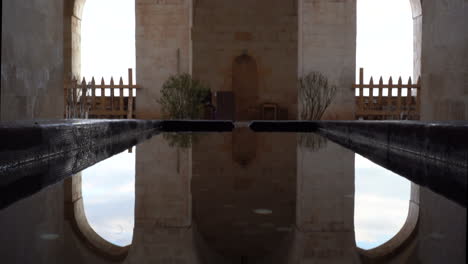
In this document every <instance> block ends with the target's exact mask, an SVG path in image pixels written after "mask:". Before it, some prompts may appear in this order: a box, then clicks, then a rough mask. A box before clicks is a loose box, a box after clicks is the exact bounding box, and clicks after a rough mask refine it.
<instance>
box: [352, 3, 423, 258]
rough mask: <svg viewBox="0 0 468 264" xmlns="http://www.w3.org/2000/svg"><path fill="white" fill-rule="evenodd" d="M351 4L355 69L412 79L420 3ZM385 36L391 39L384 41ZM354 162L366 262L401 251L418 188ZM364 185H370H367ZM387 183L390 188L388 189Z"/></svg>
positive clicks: (414, 215)
mask: <svg viewBox="0 0 468 264" xmlns="http://www.w3.org/2000/svg"><path fill="white" fill-rule="evenodd" d="M357 3H358V6H357V13H358V16H357V58H356V59H357V65H356V66H357V67H356V69H359V68H360V67H364V68H366V72H370V73H371V75H372V76H373V77H374V80H378V79H377V78H378V77H380V76H381V75H383V77H384V80H388V78H389V76H392V78H393V80H397V79H398V77H399V76H402V77H406V78H408V76H411V77H413V79H417V77H418V76H419V75H420V52H421V44H420V43H421V35H420V34H421V19H422V17H421V6H420V5H421V3H420V1H419V0H410V1H407V0H399V1H394V0H393V1H388V0H379V1H369V0H358V2H357ZM369 25H370V26H369ZM388 38H390V39H394V40H395V41H390V42H388V41H387V39H388ZM367 69H369V71H367ZM395 77H396V78H395ZM367 78H368V77H367ZM373 93H374V94H375V91H374V92H373ZM355 160H356V161H355V180H356V184H355V185H356V194H355V233H356V244H357V246H358V248H359V249H360V253H361V254H362V255H364V256H366V257H368V258H378V257H383V256H387V255H388V254H391V253H393V252H395V251H396V250H397V249H398V248H401V246H402V244H403V242H405V241H407V240H408V239H409V238H410V237H411V235H412V233H413V231H414V229H415V227H416V224H417V221H418V214H419V202H418V200H419V186H417V185H415V184H412V183H411V182H409V181H408V180H406V179H404V178H402V177H399V176H398V175H395V174H393V173H391V172H389V171H387V170H385V169H383V168H381V167H380V166H378V165H375V164H373V163H372V162H370V161H368V160H367V159H365V158H363V157H361V156H359V155H356V158H355ZM371 171H372V172H371ZM366 178H367V179H366ZM369 182H374V184H375V186H374V187H371V186H370V184H369ZM390 182H391V184H390ZM389 184H390V185H391V186H392V188H388V186H389ZM379 189H380V194H379V191H377V190H379ZM384 189H385V190H384ZM369 197H373V198H372V199H369ZM372 207H374V209H372ZM375 208H378V209H379V210H380V211H381V213H377V212H376V210H375ZM362 249H364V250H362Z"/></svg>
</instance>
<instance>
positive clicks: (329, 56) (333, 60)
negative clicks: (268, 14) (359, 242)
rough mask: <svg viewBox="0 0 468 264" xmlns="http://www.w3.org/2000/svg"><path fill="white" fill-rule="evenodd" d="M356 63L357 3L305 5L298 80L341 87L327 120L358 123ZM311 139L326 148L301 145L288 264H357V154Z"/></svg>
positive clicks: (303, 1) (307, 1) (311, 1)
mask: <svg viewBox="0 0 468 264" xmlns="http://www.w3.org/2000/svg"><path fill="white" fill-rule="evenodd" d="M355 59H356V1H354V0H353V1H331V0H327V1H317V0H300V1H299V66H298V69H299V71H298V76H299V77H301V76H304V75H306V74H308V73H309V72H311V71H319V72H321V73H323V74H325V75H326V76H327V77H328V78H329V80H330V81H331V82H332V83H334V84H336V85H337V95H336V97H335V99H334V100H333V101H332V104H331V106H330V108H329V109H328V110H327V112H326V113H325V116H324V118H323V119H325V120H326V119H335V120H336V119H341V120H343V119H345V120H352V119H354V105H355V103H354V91H353V90H352V89H351V87H352V85H353V83H354V80H355ZM307 137H309V139H308V140H309V142H310V140H312V141H314V142H315V143H316V144H315V145H321V146H320V147H318V148H313V147H310V144H309V145H308V144H305V141H300V143H299V146H298V149H297V200H296V230H295V234H294V236H293V242H292V248H291V251H290V261H289V262H290V263H309V262H314V263H358V262H359V260H358V257H357V254H356V244H355V238H354V153H353V152H352V151H349V150H346V149H344V148H342V147H340V146H338V145H336V144H334V143H332V142H327V143H324V142H321V141H320V138H319V137H318V136H314V135H307ZM303 139H304V138H303ZM304 140H305V139H304Z"/></svg>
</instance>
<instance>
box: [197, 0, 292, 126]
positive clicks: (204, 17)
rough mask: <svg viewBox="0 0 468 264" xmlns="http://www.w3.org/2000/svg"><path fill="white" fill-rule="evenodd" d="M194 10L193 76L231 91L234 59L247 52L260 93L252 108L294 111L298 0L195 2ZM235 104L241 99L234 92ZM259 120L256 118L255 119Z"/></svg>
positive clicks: (220, 89)
mask: <svg viewBox="0 0 468 264" xmlns="http://www.w3.org/2000/svg"><path fill="white" fill-rule="evenodd" d="M195 3H196V4H195V5H194V11H193V28H192V43H193V44H192V45H193V64H192V69H193V75H194V76H195V77H196V78H198V79H200V80H202V81H205V82H206V83H208V84H209V85H210V87H211V89H212V91H214V92H216V91H233V87H232V84H233V75H232V73H233V64H234V61H235V59H236V58H237V57H239V56H241V55H248V56H249V57H251V58H252V59H253V60H254V62H255V63H256V67H257V72H256V74H257V80H258V87H257V89H258V95H257V98H256V101H257V102H256V106H255V105H253V106H251V107H252V108H256V110H255V109H252V111H254V112H255V111H256V112H257V116H259V115H260V114H259V113H260V105H261V104H262V103H276V104H278V105H279V107H282V108H285V109H287V110H288V115H289V118H290V119H295V118H296V112H297V110H296V109H297V92H296V77H297V74H296V72H297V5H296V1H284V0H258V1H250V0H239V1H227V0H225V1H219V0H200V1H196V2H195ZM234 96H235V97H237V98H238V100H236V104H238V105H239V104H242V103H244V102H243V101H242V100H241V95H239V94H237V95H236V93H235V94H234ZM256 119H258V118H256Z"/></svg>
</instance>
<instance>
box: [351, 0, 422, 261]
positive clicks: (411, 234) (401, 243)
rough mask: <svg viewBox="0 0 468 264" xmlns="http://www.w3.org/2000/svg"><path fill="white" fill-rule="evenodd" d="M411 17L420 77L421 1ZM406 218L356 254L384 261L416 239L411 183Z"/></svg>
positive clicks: (415, 189)
mask: <svg viewBox="0 0 468 264" xmlns="http://www.w3.org/2000/svg"><path fill="white" fill-rule="evenodd" d="M409 2H410V5H411V11H412V16H413V54H414V57H413V65H414V67H413V75H414V76H420V75H421V43H422V35H421V33H422V15H423V14H422V8H421V0H409ZM410 196H411V197H410V201H409V207H408V216H407V217H406V221H405V224H404V225H403V227H402V228H401V229H400V231H398V233H397V234H396V235H395V236H393V237H392V238H391V239H390V240H389V241H387V242H385V243H383V244H382V245H380V246H378V247H376V248H373V249H370V250H363V249H361V248H358V252H359V254H360V255H361V257H362V258H363V260H364V261H366V260H367V261H371V262H373V261H378V260H382V261H384V260H386V259H388V258H390V257H393V256H395V255H397V254H399V253H401V252H403V251H404V250H405V249H406V248H407V247H408V246H409V245H410V244H411V243H413V242H414V238H415V237H416V228H417V225H418V222H419V185H417V184H414V183H411V195H410Z"/></svg>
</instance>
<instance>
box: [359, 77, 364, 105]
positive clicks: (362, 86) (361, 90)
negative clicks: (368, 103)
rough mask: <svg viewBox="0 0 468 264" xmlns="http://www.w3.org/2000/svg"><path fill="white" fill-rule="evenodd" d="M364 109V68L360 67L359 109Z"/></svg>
mask: <svg viewBox="0 0 468 264" xmlns="http://www.w3.org/2000/svg"><path fill="white" fill-rule="evenodd" d="M363 109H364V68H359V110H361V111H362V110H363Z"/></svg>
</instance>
